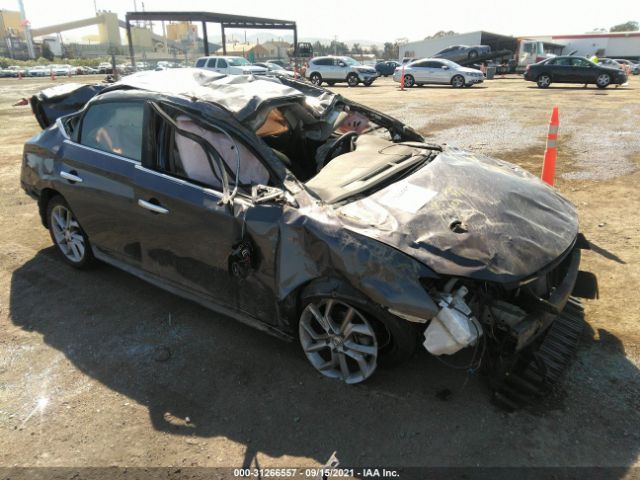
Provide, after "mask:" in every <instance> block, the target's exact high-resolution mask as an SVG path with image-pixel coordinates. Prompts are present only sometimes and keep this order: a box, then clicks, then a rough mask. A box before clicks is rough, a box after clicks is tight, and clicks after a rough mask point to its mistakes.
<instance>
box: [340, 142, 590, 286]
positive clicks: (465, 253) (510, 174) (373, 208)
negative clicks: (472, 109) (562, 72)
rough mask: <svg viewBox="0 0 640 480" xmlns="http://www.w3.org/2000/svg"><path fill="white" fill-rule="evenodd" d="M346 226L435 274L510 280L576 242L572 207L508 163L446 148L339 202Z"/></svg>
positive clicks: (540, 265) (543, 262) (342, 219)
mask: <svg viewBox="0 0 640 480" xmlns="http://www.w3.org/2000/svg"><path fill="white" fill-rule="evenodd" d="M337 213H338V215H339V216H340V218H341V221H342V223H343V225H344V227H345V228H347V229H350V230H352V231H354V232H357V233H360V234H363V235H367V236H369V237H371V238H375V239H377V240H378V241H380V242H382V243H385V244H387V245H390V246H392V247H394V248H396V249H398V250H400V251H402V252H404V253H406V254H408V255H410V256H412V257H414V258H415V259H417V260H418V261H420V262H422V263H423V264H425V265H427V266H428V267H430V268H431V269H432V270H434V271H435V272H436V273H438V274H447V275H456V276H462V277H469V278H473V279H478V280H486V281H496V282H505V283H506V282H515V281H518V280H522V279H523V278H525V277H527V276H529V275H532V274H534V273H536V272H537V271H539V270H541V269H542V268H544V267H545V266H547V265H548V264H549V263H551V262H552V261H554V260H556V259H557V258H558V257H559V256H561V255H562V254H563V253H565V252H566V251H567V250H568V249H569V248H570V247H571V246H572V245H573V243H574V242H575V239H576V236H577V233H578V218H577V214H576V209H575V207H574V206H573V205H572V204H571V203H570V202H569V201H568V200H566V199H565V198H564V197H562V196H561V195H560V194H559V193H558V192H557V191H556V190H555V189H553V188H551V187H549V186H548V185H546V184H544V183H542V182H541V181H540V180H539V179H537V178H536V177H534V176H533V175H531V174H529V173H527V172H525V171H524V170H522V169H521V168H519V167H517V166H515V165H512V164H510V163H507V162H504V161H500V160H494V159H491V158H488V157H485V156H477V155H472V154H469V153H466V152H462V151H459V150H456V149H447V150H445V151H444V152H442V153H440V154H439V155H438V156H437V157H436V158H435V159H434V160H432V161H431V162H430V163H429V164H427V165H426V166H424V167H423V168H421V169H419V170H418V171H417V172H415V173H413V174H412V175H410V176H408V177H406V178H404V179H402V180H400V181H397V182H395V183H393V184H391V185H389V186H387V187H385V188H383V189H381V190H379V191H377V192H375V193H374V194H372V195H370V196H368V197H366V198H362V199H360V200H357V201H354V202H351V203H348V204H346V205H343V206H341V207H339V208H338V212H337Z"/></svg>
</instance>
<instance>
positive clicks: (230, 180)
mask: <svg viewBox="0 0 640 480" xmlns="http://www.w3.org/2000/svg"><path fill="white" fill-rule="evenodd" d="M160 111H162V113H163V115H159V117H160V121H159V122H158V127H157V129H156V136H157V140H158V141H157V145H158V151H157V155H156V168H157V169H159V170H161V171H163V172H165V173H168V174H170V175H173V176H176V177H179V178H182V179H185V180H190V181H193V182H195V183H197V184H200V185H203V186H206V187H209V188H213V189H214V190H217V191H221V192H223V193H226V194H229V192H226V191H225V190H226V189H227V188H228V189H232V190H234V192H232V195H233V194H235V190H237V189H239V190H242V191H244V192H247V193H248V192H250V191H251V187H252V186H253V185H268V184H269V179H270V175H269V171H268V170H267V168H266V167H265V166H264V165H263V164H262V162H261V161H260V160H259V159H258V158H257V156H256V155H255V154H254V153H253V151H252V150H250V149H249V148H248V147H246V146H245V145H244V144H243V143H242V142H241V141H240V140H239V139H237V138H235V137H234V136H232V135H231V134H229V133H228V132H226V131H225V130H223V129H221V128H217V127H214V126H208V127H205V126H203V125H201V124H200V123H199V122H197V121H196V120H195V119H193V118H192V117H190V116H189V115H187V114H185V113H183V112H172V111H169V112H165V111H164V110H160ZM238 161H239V163H238ZM238 166H239V169H238ZM237 177H239V180H238V181H236V178H237ZM225 186H226V188H225Z"/></svg>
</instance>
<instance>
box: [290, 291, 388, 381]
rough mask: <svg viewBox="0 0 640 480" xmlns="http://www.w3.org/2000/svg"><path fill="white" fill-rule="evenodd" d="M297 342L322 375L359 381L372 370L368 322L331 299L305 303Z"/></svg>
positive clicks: (374, 352) (374, 347) (374, 353)
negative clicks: (298, 341)
mask: <svg viewBox="0 0 640 480" xmlns="http://www.w3.org/2000/svg"><path fill="white" fill-rule="evenodd" d="M299 335H300V344H301V346H302V349H303V350H304V353H305V355H306V356H307V359H308V360H309V362H311V364H312V365H313V366H314V367H315V368H316V370H318V371H319V372H320V373H321V374H322V375H324V376H325V377H329V378H337V379H340V380H342V381H344V382H345V383H349V384H353V383H360V382H362V381H364V380H366V379H367V378H369V377H370V376H371V375H372V374H373V372H375V370H376V366H377V359H378V341H377V338H376V334H375V331H374V329H373V326H372V325H371V323H370V322H369V321H368V320H367V319H366V318H365V317H364V316H363V315H362V313H360V312H359V311H358V310H357V309H356V308H354V307H352V306H351V305H348V304H347V303H344V302H342V301H339V300H335V299H321V300H317V301H313V302H311V303H309V304H308V305H307V306H306V308H305V309H304V310H303V312H302V316H301V317H300V324H299Z"/></svg>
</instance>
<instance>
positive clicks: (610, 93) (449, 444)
mask: <svg viewBox="0 0 640 480" xmlns="http://www.w3.org/2000/svg"><path fill="white" fill-rule="evenodd" d="M63 81H64V80H63ZM59 82H60V80H58V82H57V83H59ZM52 83H53V82H52V81H50V80H49V79H44V80H35V79H25V80H22V81H19V80H17V79H2V80H0V135H1V137H0V245H1V246H2V248H1V249H0V466H5V467H7V466H66V467H83V466H114V465H115V466H129V467H135V466H145V467H147V466H172V467H182V468H183V467H187V466H227V467H240V466H256V465H260V466H262V467H276V466H282V467H290V466H298V467H302V466H317V465H322V464H324V463H325V462H326V461H327V459H328V458H329V456H330V455H331V453H332V452H333V451H337V456H338V458H339V459H340V461H341V463H342V464H344V465H359V466H371V465H389V466H396V467H400V466H567V467H573V466H586V467H589V466H616V467H622V468H621V469H620V470H617V472H618V473H617V474H616V475H617V476H619V477H625V476H632V475H634V473H633V470H628V468H629V467H632V466H634V465H635V466H636V467H640V461H639V455H640V428H639V427H640V375H639V373H638V368H639V367H640V327H639V326H638V321H639V320H640V314H639V307H638V291H639V290H640V261H639V260H640V258H639V256H640V236H639V234H638V227H639V226H640V196H639V195H638V184H640V170H639V169H638V166H639V164H640V134H639V132H638V126H639V125H640V95H639V90H640V77H632V78H631V79H630V84H629V85H628V86H626V87H622V88H617V89H616V88H608V89H606V90H604V91H601V90H598V89H596V88H595V87H593V86H590V87H589V88H586V89H584V88H582V87H580V86H566V87H560V86H555V85H554V86H552V87H551V88H549V89H548V90H539V89H537V88H535V86H534V84H532V83H528V82H524V81H523V80H522V79H521V78H517V77H515V76H514V77H511V78H507V79H496V80H493V81H489V82H486V83H485V84H484V85H482V86H478V87H474V88H470V89H463V90H454V89H452V88H449V87H422V88H413V89H410V90H407V91H404V92H402V91H400V90H399V89H398V88H397V86H396V85H397V84H394V83H393V82H391V80H390V79H381V80H380V81H378V82H376V83H375V84H374V85H373V86H372V87H370V88H365V87H358V88H347V87H346V86H344V87H341V86H336V87H334V90H335V91H337V92H339V93H341V94H343V95H345V96H347V97H349V98H352V99H354V100H357V101H359V102H361V103H364V104H367V105H370V106H373V107H375V108H378V109H380V110H382V111H384V112H386V113H390V114H392V115H395V116H398V117H400V118H402V119H404V120H406V121H407V122H409V123H410V124H411V125H413V126H414V127H416V128H418V129H419V130H420V131H421V132H423V133H424V134H426V135H427V137H428V138H429V139H430V140H431V141H434V142H444V143H449V144H452V145H457V146H460V147H462V148H466V149H470V150H473V151H479V152H485V153H488V154H490V155H494V156H496V157H499V158H502V159H505V160H508V161H511V162H514V163H516V164H519V165H521V166H522V167H524V168H526V169H528V170H529V171H531V172H533V173H535V174H536V175H538V174H539V172H540V168H541V160H542V155H543V152H544V146H545V136H546V129H547V124H548V121H549V116H550V114H551V109H552V107H553V105H558V106H559V109H560V132H559V145H560V146H559V153H558V178H557V188H558V189H559V190H560V191H561V192H562V193H564V194H565V195H566V196H568V197H569V198H570V199H571V200H572V201H573V202H574V203H575V204H576V205H577V206H578V209H579V212H580V217H581V225H582V231H583V232H584V233H585V235H586V237H587V238H588V239H589V240H590V241H591V242H592V244H593V250H592V251H591V252H586V253H585V255H584V256H583V259H584V260H583V267H582V268H583V269H584V270H590V271H592V272H594V273H596V274H597V276H598V279H599V282H600V298H599V299H598V300H594V301H588V302H586V320H587V323H588V328H587V330H586V331H585V334H584V336H583V338H582V340H581V344H580V347H579V350H578V353H577V358H576V360H575V361H574V362H573V364H572V366H571V368H570V369H569V371H568V372H567V374H566V376H565V378H564V379H563V382H562V383H561V385H560V386H559V388H558V389H557V390H556V391H555V392H554V394H553V395H552V396H551V397H550V398H549V399H548V400H546V401H545V402H544V404H542V405H537V406H535V407H532V408H528V409H525V410H523V411H519V412H516V413H511V414H509V413H505V412H503V411H501V410H499V409H497V408H496V407H494V406H493V405H492V404H491V403H490V402H489V399H488V392H487V389H486V387H485V384H484V382H483V381H482V379H481V378H477V377H475V376H472V377H470V378H469V379H468V381H466V373H465V372H464V371H457V370H451V369H449V368H448V367H446V366H444V365H442V364H441V363H439V362H438V361H437V360H436V359H434V358H432V357H430V356H429V355H428V354H427V353H426V352H419V353H418V354H417V355H416V357H415V358H414V359H413V360H412V361H411V362H410V363H409V364H408V365H407V366H406V367H404V368H401V369H395V370H384V371H380V372H378V373H377V374H376V376H375V377H374V378H372V379H371V381H369V382H367V383H366V384H364V385H359V386H355V387H354V386H346V385H342V384H339V383H337V382H335V381H331V380H328V379H326V378H323V377H321V376H320V375H319V374H317V373H315V371H314V370H313V369H312V368H311V367H310V366H309V365H307V362H306V360H305V359H304V357H303V356H302V355H301V354H300V352H299V351H298V349H297V348H296V346H295V345H290V344H287V343H283V342H281V341H280V340H277V339H275V338H272V337H270V336H268V335H266V334H264V333H261V332H259V331H255V330H253V329H251V328H249V327H246V326H243V325H241V324H238V323H236V322H234V321H233V320H230V319H228V318H224V317H221V316H219V315H217V314H214V313H211V312H210V311H208V310H206V309H204V308H201V307H199V306H197V305H195V304H193V303H191V302H188V301H186V300H182V299H180V298H178V297H175V296H173V295H170V294H167V293H165V292H164V291H161V290H159V289H156V288H154V287H151V286H149V285H147V284H145V283H143V282H142V281H141V280H138V279H137V278H134V277H132V276H130V275H128V274H126V273H123V272H121V271H118V270H116V269H114V268H111V267H107V266H100V267H98V268H97V269H95V270H93V271H90V272H78V271H75V270H73V269H71V268H69V267H66V266H65V265H64V264H63V263H62V262H61V261H60V260H59V259H58V257H57V256H56V252H55V251H54V250H53V248H52V247H51V241H50V239H49V235H48V233H47V231H46V230H45V229H44V228H42V226H41V225H40V222H39V219H38V213H37V207H36V204H35V203H34V202H33V201H32V200H31V199H30V198H28V197H27V196H26V195H25V194H24V193H23V192H22V190H21V189H20V186H19V171H20V162H21V152H22V144H23V143H24V141H25V140H26V139H28V138H29V137H30V136H32V135H34V134H35V133H37V132H38V131H39V128H38V126H37V124H36V121H35V119H34V118H33V117H32V116H31V114H30V111H29V109H28V108H27V107H12V106H11V104H12V103H14V102H15V101H17V100H18V99H20V98H21V97H26V96H29V95H31V94H33V93H35V92H37V91H38V90H40V89H41V88H43V87H49V86H51V85H52ZM487 188H488V189H490V188H491V186H490V185H487ZM166 354H170V358H169V359H168V360H166V359H165V358H164V357H166V356H167V355H166ZM160 360H163V361H160ZM445 388H448V389H450V390H452V391H454V394H453V396H452V397H450V398H449V399H448V400H447V401H442V400H440V399H439V398H438V397H436V393H437V392H438V391H440V390H442V389H445ZM636 472H637V470H636Z"/></svg>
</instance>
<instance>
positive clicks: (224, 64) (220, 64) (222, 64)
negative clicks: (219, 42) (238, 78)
mask: <svg viewBox="0 0 640 480" xmlns="http://www.w3.org/2000/svg"><path fill="white" fill-rule="evenodd" d="M217 68H227V61H226V60H225V59H224V58H219V59H218V66H217Z"/></svg>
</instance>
